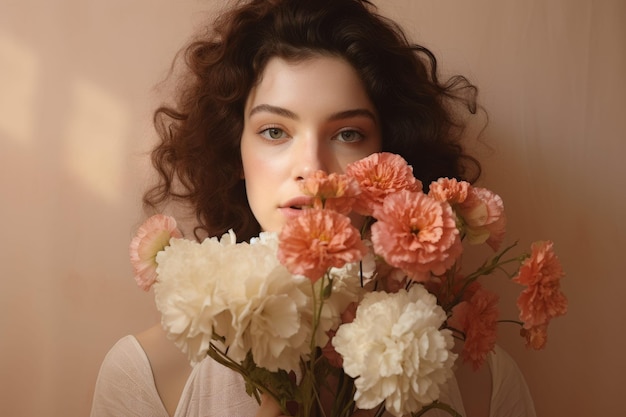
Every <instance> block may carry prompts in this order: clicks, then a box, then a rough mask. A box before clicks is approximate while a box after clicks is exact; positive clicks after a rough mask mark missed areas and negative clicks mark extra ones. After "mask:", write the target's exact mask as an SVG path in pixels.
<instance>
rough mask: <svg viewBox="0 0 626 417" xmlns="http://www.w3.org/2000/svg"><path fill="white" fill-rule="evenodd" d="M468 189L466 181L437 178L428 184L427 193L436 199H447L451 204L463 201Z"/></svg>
mask: <svg viewBox="0 0 626 417" xmlns="http://www.w3.org/2000/svg"><path fill="white" fill-rule="evenodd" d="M469 189H470V183H469V182H467V181H458V180H456V179H454V178H439V179H438V180H437V181H436V182H433V183H431V184H430V189H429V191H428V195H429V196H430V197H432V198H434V199H435V200H437V201H442V202H443V201H447V202H448V203H449V204H450V205H451V206H454V205H455V204H459V203H462V202H464V201H465V199H466V198H467V194H468V192H469Z"/></svg>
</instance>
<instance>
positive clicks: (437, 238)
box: [372, 190, 463, 281]
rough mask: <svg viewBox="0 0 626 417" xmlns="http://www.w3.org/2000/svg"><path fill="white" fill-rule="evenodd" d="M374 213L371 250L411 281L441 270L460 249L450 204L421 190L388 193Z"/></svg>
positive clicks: (419, 279) (426, 277) (455, 257)
mask: <svg viewBox="0 0 626 417" xmlns="http://www.w3.org/2000/svg"><path fill="white" fill-rule="evenodd" d="M376 217H377V219H378V221H377V222H376V223H374V224H373V225H372V243H373V245H374V251H375V252H376V253H377V254H379V255H381V256H382V257H383V258H384V259H385V261H386V262H387V263H388V264H389V265H392V266H395V267H397V268H400V269H402V270H404V271H405V272H406V273H407V275H408V276H409V278H411V279H413V280H415V281H425V280H427V279H428V278H429V274H430V273H431V272H432V273H434V274H436V275H441V274H443V273H444V272H445V271H446V269H448V268H449V267H451V266H452V265H453V264H454V262H455V261H456V259H457V258H458V257H459V255H460V254H461V252H462V250H463V248H462V246H461V241H460V238H459V231H458V230H457V228H456V222H455V217H454V213H453V212H452V208H450V205H449V204H447V203H440V202H439V201H437V200H435V199H434V198H431V197H428V196H427V195H426V194H424V193H422V192H411V191H407V190H404V191H399V192H397V193H394V194H391V195H389V196H388V197H387V198H385V200H384V203H383V206H382V208H381V209H380V210H379V211H378V212H377V215H376Z"/></svg>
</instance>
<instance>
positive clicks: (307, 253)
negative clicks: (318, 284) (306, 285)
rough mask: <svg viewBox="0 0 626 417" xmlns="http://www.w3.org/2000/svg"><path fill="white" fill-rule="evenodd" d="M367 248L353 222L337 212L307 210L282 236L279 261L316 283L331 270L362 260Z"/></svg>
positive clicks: (283, 231) (293, 219) (291, 222)
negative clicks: (331, 268)
mask: <svg viewBox="0 0 626 417" xmlns="http://www.w3.org/2000/svg"><path fill="white" fill-rule="evenodd" d="M366 251H367V250H366V248H365V245H364V244H363V242H362V241H361V237H360V234H359V231H358V230H357V229H356V228H354V226H352V224H351V223H350V219H349V218H348V217H346V216H344V215H342V214H340V213H337V212H336V211H332V210H318V209H304V210H302V214H300V215H299V216H297V217H294V218H292V219H290V220H289V221H288V222H287V223H286V224H285V226H284V227H283V229H282V230H281V232H280V235H279V243H278V259H279V260H280V262H281V263H282V264H283V265H285V267H286V268H287V269H288V270H289V272H291V273H292V274H298V275H304V276H306V277H308V278H309V279H311V280H312V281H313V282H315V281H317V280H318V279H320V278H321V277H322V276H323V275H324V273H325V272H326V271H327V270H328V269H329V268H330V267H336V268H341V267H342V266H344V265H345V264H347V263H351V262H356V261H358V260H360V259H361V258H362V257H363V256H364V255H365V253H366Z"/></svg>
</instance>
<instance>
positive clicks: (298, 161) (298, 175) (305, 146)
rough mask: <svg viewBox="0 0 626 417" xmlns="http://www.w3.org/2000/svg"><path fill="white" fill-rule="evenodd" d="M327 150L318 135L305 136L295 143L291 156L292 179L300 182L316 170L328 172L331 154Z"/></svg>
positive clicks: (322, 139)
mask: <svg viewBox="0 0 626 417" xmlns="http://www.w3.org/2000/svg"><path fill="white" fill-rule="evenodd" d="M328 148H329V146H327V144H326V143H325V141H324V138H322V137H321V136H320V135H319V134H310V135H306V136H305V137H302V138H301V140H297V141H295V143H294V153H293V155H292V164H293V178H294V179H295V180H296V181H301V180H302V179H304V178H306V177H307V176H308V175H310V174H311V173H313V172H315V171H318V170H323V171H326V172H329V171H328V169H329V168H330V159H331V158H332V155H331V153H332V152H330V149H328Z"/></svg>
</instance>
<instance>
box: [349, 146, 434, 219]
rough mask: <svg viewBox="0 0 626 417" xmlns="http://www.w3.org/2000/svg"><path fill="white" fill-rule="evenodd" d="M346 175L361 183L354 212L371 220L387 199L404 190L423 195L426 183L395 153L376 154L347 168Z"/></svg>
mask: <svg viewBox="0 0 626 417" xmlns="http://www.w3.org/2000/svg"><path fill="white" fill-rule="evenodd" d="M346 174H347V175H349V176H351V177H353V178H354V179H356V180H357V182H358V183H359V187H360V189H361V194H360V196H359V198H358V199H357V201H356V203H355V205H354V211H356V212H357V213H359V214H362V215H364V216H371V215H372V214H374V213H375V211H376V210H377V209H379V208H380V207H381V206H382V204H383V200H384V198H385V197H386V196H387V195H389V194H391V193H395V192H397V191H400V190H410V191H419V190H421V189H422V183H421V182H420V181H419V180H417V179H416V178H415V177H414V176H413V168H412V167H411V166H410V165H409V164H407V162H406V161H405V160H404V159H403V158H402V157H401V156H400V155H396V154H393V153H388V152H381V153H375V154H372V155H370V156H368V157H367V158H364V159H361V160H359V161H356V162H353V163H352V164H350V165H348V166H347V167H346Z"/></svg>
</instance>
